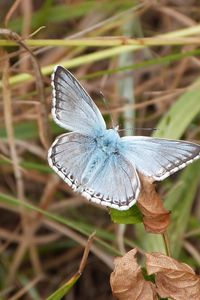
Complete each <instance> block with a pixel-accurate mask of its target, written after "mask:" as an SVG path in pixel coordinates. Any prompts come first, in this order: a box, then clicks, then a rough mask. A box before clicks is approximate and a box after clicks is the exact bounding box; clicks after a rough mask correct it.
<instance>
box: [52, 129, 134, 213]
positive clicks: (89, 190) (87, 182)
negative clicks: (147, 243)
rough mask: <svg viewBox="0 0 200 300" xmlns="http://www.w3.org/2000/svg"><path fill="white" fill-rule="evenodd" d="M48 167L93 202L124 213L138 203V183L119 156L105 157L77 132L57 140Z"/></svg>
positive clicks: (86, 137)
mask: <svg viewBox="0 0 200 300" xmlns="http://www.w3.org/2000/svg"><path fill="white" fill-rule="evenodd" d="M48 160H49V164H50V166H51V167H52V168H53V169H54V171H55V172H56V173H58V175H59V176H60V177H61V178H62V179H63V180H64V181H65V182H66V183H67V184H69V185H70V186H71V187H72V188H73V189H74V190H77V191H79V192H80V193H82V195H83V196H84V197H86V198H87V199H88V200H90V201H93V202H95V203H99V204H102V205H105V206H109V207H113V208H116V209H119V210H126V209H128V208H129V207H131V206H132V205H133V204H134V203H135V202H136V200H137V198H138V195H139V191H140V182H139V178H138V175H137V173H136V171H135V169H134V167H133V166H132V165H131V164H130V163H129V162H127V161H126V160H125V159H124V158H123V157H122V156H121V155H111V156H107V155H106V154H104V153H103V152H102V151H101V149H99V148H98V147H97V146H96V143H95V140H94V139H93V138H91V137H90V136H85V135H82V134H80V133H75V132H73V133H67V134H63V135H61V136H60V137H58V138H57V139H56V140H55V142H54V143H53V145H52V146H51V148H50V149H49V153H48Z"/></svg>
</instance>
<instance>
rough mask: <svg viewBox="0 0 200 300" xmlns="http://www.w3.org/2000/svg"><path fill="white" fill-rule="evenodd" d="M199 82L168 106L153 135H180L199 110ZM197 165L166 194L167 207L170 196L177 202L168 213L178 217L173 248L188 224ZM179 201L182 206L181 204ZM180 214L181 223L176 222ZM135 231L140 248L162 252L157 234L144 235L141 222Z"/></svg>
mask: <svg viewBox="0 0 200 300" xmlns="http://www.w3.org/2000/svg"><path fill="white" fill-rule="evenodd" d="M199 83H200V80H199V79H198V80H197V81H196V82H195V83H194V85H193V87H191V88H190V90H189V91H187V92H186V93H184V94H183V95H181V96H180V97H179V98H178V99H177V101H176V102H175V103H174V104H173V105H172V106H171V108H170V109H169V111H168V112H167V113H166V114H165V115H164V116H163V118H162V119H161V121H160V122H159V124H158V125H157V126H156V127H157V128H159V130H157V131H156V132H155V134H154V137H159V138H171V139H179V138H180V137H181V136H182V135H183V133H184V132H185V130H186V128H187V127H188V126H189V124H190V123H191V122H192V120H193V119H194V118H195V117H196V116H197V115H198V114H199V112H200V101H199V99H200V88H199ZM198 168H199V164H198V162H194V163H193V164H192V165H191V166H188V167H187V168H186V169H185V170H184V171H183V174H182V176H181V177H180V178H179V182H180V184H181V187H180V186H179V187H178V189H177V191H174V194H172V193H170V198H169V197H167V201H165V204H164V205H165V206H166V207H167V208H169V202H170V205H171V203H172V202H173V200H172V199H171V197H173V198H174V202H176V203H177V206H176V207H177V209H176V208H175V207H173V210H172V214H171V215H172V218H173V214H175V215H176V218H177V220H176V221H175V219H172V226H173V231H174V232H173V237H172V239H173V243H174V247H176V238H178V235H179V234H180V235H181V237H182V236H183V233H184V232H185V230H186V227H185V225H184V222H185V223H186V224H187V223H188V215H189V214H190V211H191V210H190V209H191V205H192V202H193V200H194V195H195V192H196V188H197V186H196V184H197V183H196V182H197V180H199V175H198V176H197V172H199V170H198V171H197V169H198ZM181 204H182V207H180V206H181ZM179 205H180V206H179ZM179 209H180V211H179ZM187 210H188V214H187ZM179 217H180V220H181V222H178V219H179ZM184 217H186V220H184ZM173 224H174V225H173ZM186 226H187V225H186ZM179 227H180V228H179ZM135 232H136V235H137V238H138V243H139V245H140V247H142V248H143V249H144V250H145V251H158V252H162V253H165V247H164V244H163V239H162V237H161V236H160V235H156V234H149V233H148V234H147V233H146V232H145V230H144V228H143V227H142V226H141V225H140V224H139V225H137V226H136V228H135ZM170 232H172V231H170ZM181 237H180V239H181ZM180 239H179V240H178V247H177V250H175V249H172V253H173V254H175V256H176V257H178V253H179V251H180Z"/></svg>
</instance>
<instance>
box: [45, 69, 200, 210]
mask: <svg viewBox="0 0 200 300" xmlns="http://www.w3.org/2000/svg"><path fill="white" fill-rule="evenodd" d="M52 87H53V104H52V116H53V119H54V121H55V122H56V123H57V124H58V125H59V126H60V127H63V128H65V129H67V130H68V131H72V132H69V133H64V134H62V135H61V136H59V137H58V138H57V139H56V140H55V141H54V143H53V144H52V146H51V147H50V149H49V151H48V162H49V165H50V166H51V167H52V168H53V170H54V171H55V172H56V173H57V174H58V175H59V176H60V177H61V178H62V179H63V180H64V181H65V182H66V183H67V184H68V185H69V186H70V187H71V188H72V189H73V190H74V191H77V192H79V193H81V194H82V195H83V196H84V197H85V198H87V199H88V200H90V201H92V202H95V203H98V204H101V205H105V206H108V207H112V208H115V209H118V210H128V209H129V208H130V207H131V206H132V205H133V204H135V202H136V201H137V199H138V197H139V194H140V191H141V182H140V178H139V174H140V173H141V174H142V175H144V176H146V177H148V179H149V180H151V181H152V182H153V181H161V180H163V179H165V178H167V177H168V176H169V175H171V174H173V173H175V172H177V171H178V170H180V169H182V168H184V167H185V166H187V165H188V164H190V163H192V162H193V161H194V160H197V159H199V158H200V145H198V144H194V143H190V142H185V141H178V140H168V139H160V138H152V137H145V136H125V137H122V138H121V137H120V136H119V133H118V130H117V127H116V128H112V129H107V128H106V124H105V121H104V119H103V117H102V115H101V113H100V111H99V109H98V108H97V106H96V105H95V103H94V102H93V100H92V99H91V97H90V96H89V95H88V93H87V92H86V91H85V89H84V88H83V87H82V85H81V84H80V83H79V82H78V80H77V79H76V78H75V77H74V76H73V75H72V74H71V73H70V72H69V71H68V70H66V69H65V68H63V67H61V66H57V67H56V68H55V71H54V73H53V74H52Z"/></svg>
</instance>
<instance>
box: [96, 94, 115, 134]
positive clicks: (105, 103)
mask: <svg viewBox="0 0 200 300" xmlns="http://www.w3.org/2000/svg"><path fill="white" fill-rule="evenodd" d="M99 94H100V95H101V97H102V100H103V103H104V105H105V107H106V110H107V111H108V113H109V115H110V119H111V122H112V127H113V128H115V127H116V126H115V124H114V120H113V117H112V114H111V111H110V107H109V105H108V101H107V100H106V98H105V97H104V94H103V92H102V91H100V92H99Z"/></svg>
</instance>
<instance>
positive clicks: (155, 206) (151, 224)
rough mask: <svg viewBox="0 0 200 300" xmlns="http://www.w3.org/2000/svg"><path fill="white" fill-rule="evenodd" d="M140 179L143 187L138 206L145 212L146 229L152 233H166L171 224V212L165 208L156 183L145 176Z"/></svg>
mask: <svg viewBox="0 0 200 300" xmlns="http://www.w3.org/2000/svg"><path fill="white" fill-rule="evenodd" d="M140 179H141V184H142V189H141V193H140V196H139V199H138V201H137V206H138V208H139V210H140V212H141V213H142V214H143V223H144V226H145V229H146V231H148V232H151V233H164V232H165V231H166V229H167V227H168V225H169V221H170V213H169V211H167V210H166V209H165V208H164V206H163V203H162V201H161V199H160V196H159V194H158V193H157V192H156V190H155V186H154V184H152V182H150V181H149V180H147V178H146V177H144V176H140Z"/></svg>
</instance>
